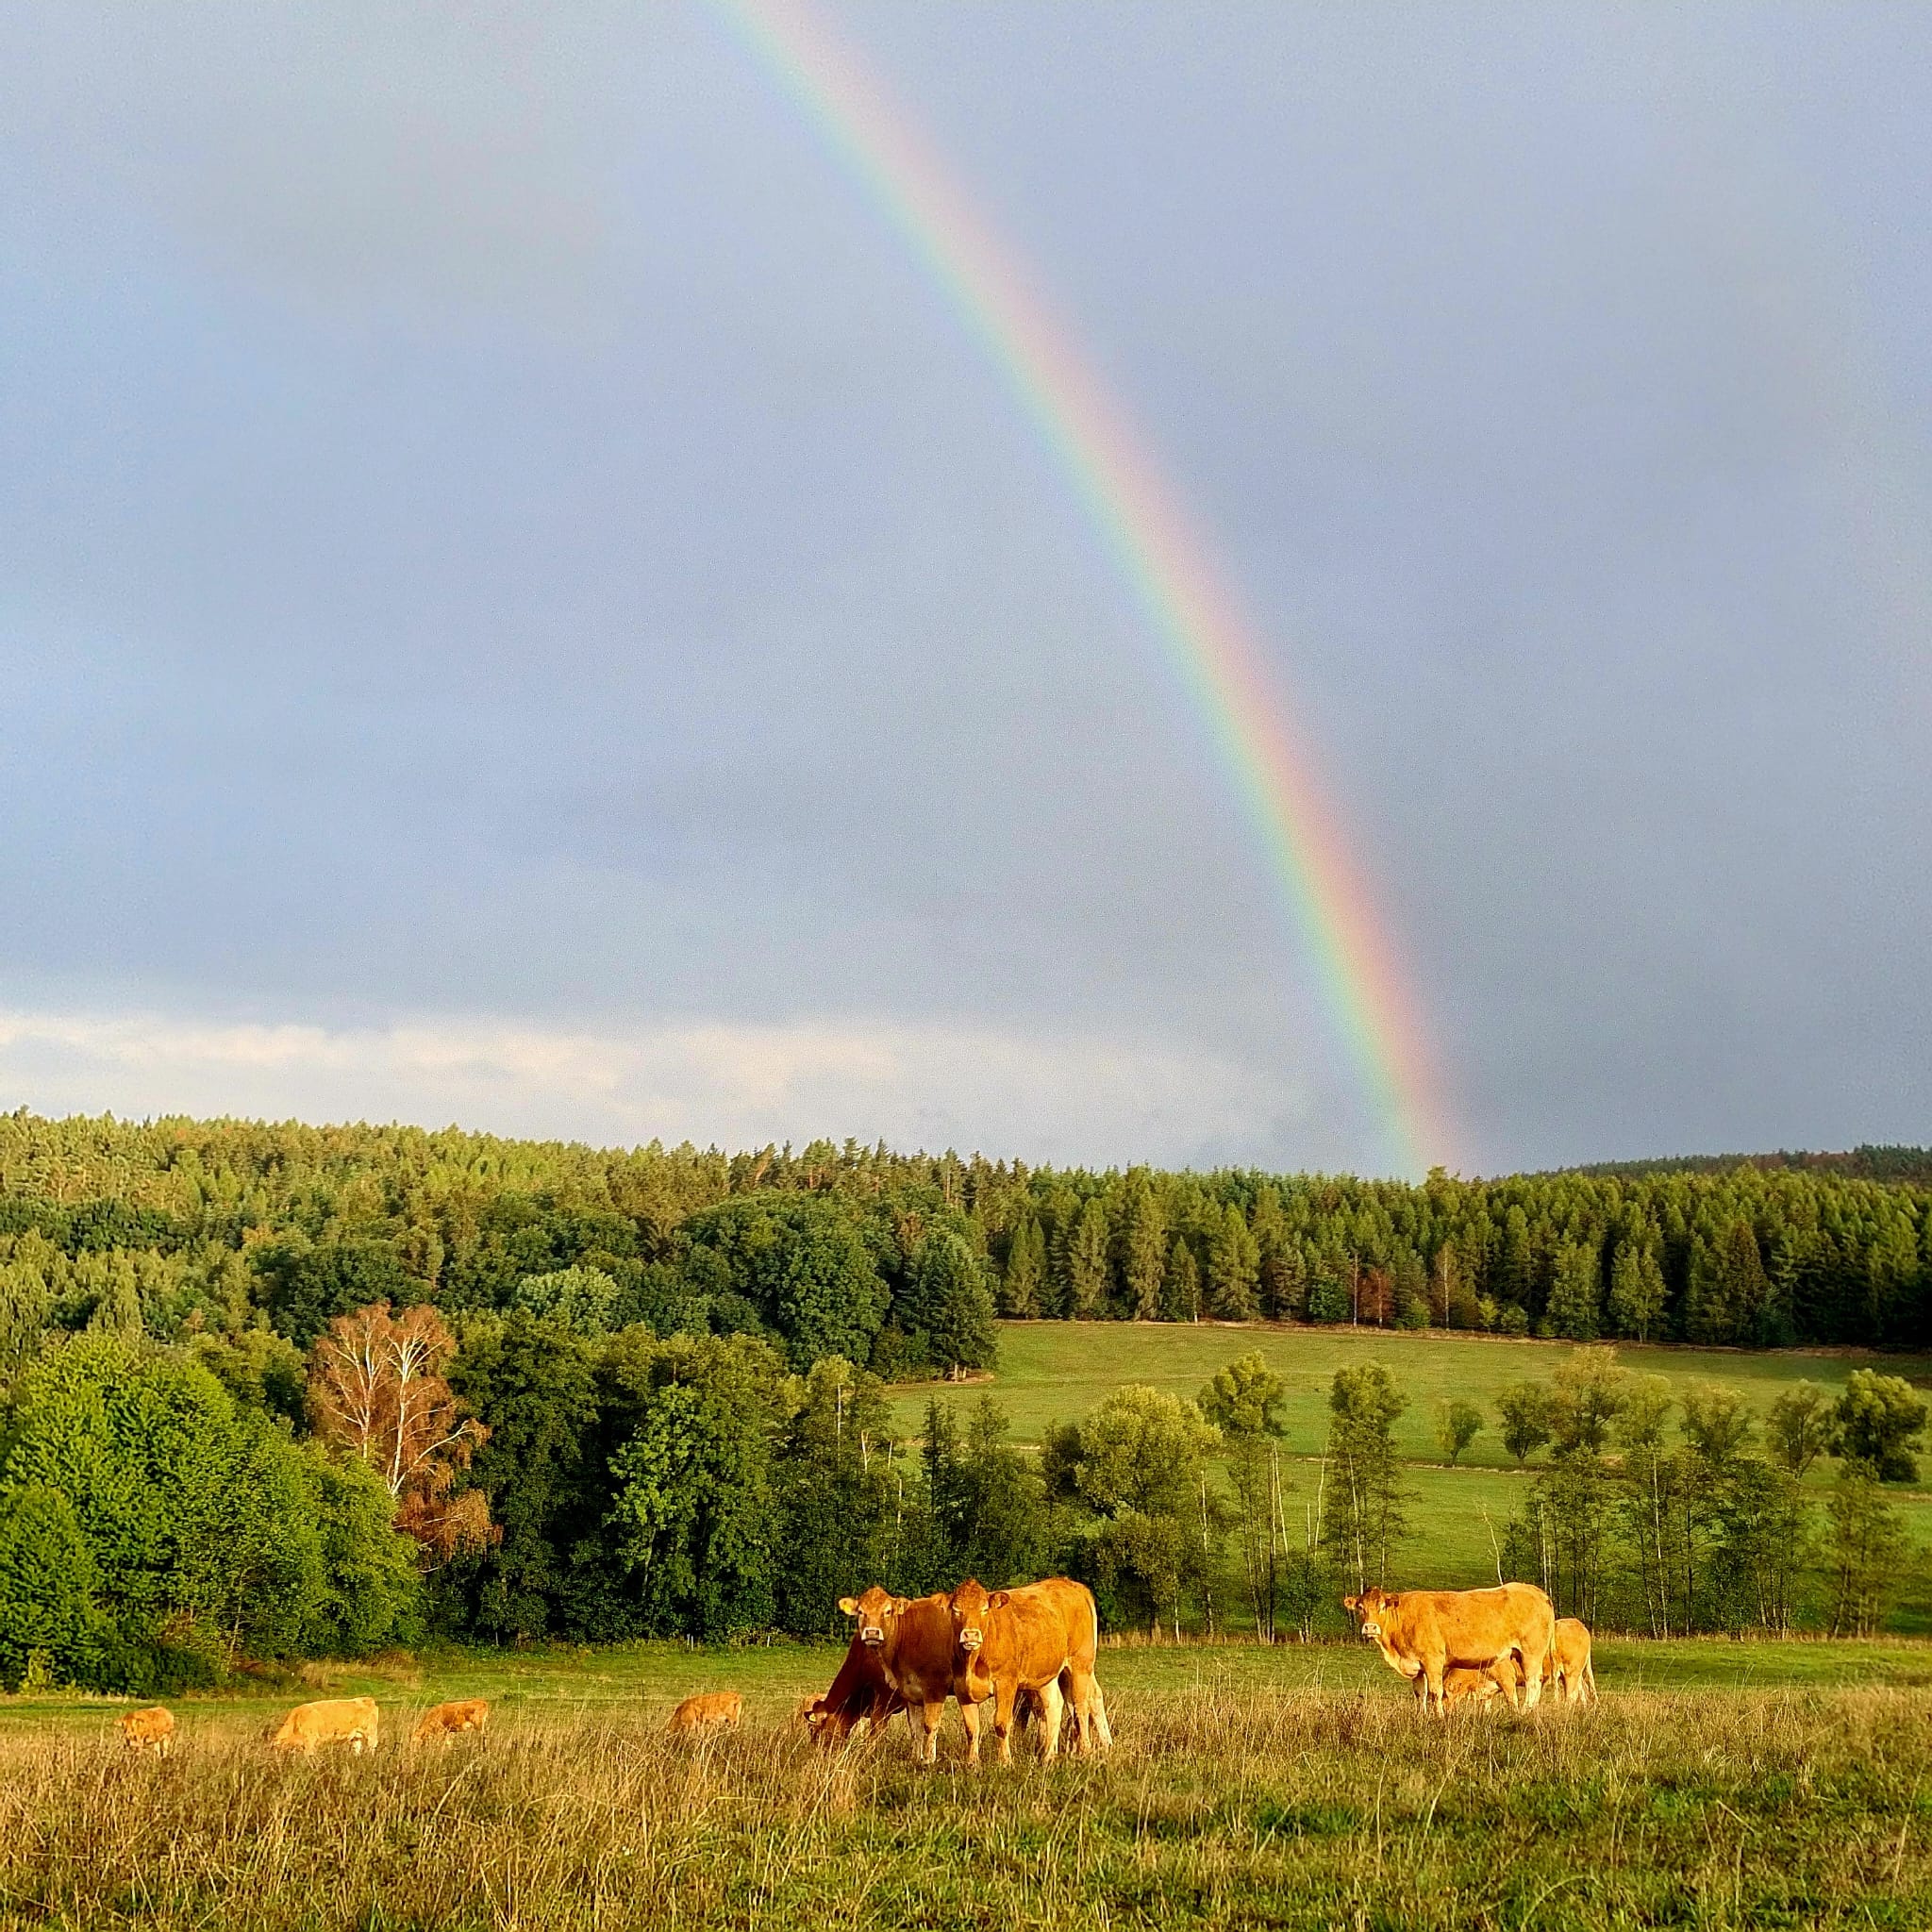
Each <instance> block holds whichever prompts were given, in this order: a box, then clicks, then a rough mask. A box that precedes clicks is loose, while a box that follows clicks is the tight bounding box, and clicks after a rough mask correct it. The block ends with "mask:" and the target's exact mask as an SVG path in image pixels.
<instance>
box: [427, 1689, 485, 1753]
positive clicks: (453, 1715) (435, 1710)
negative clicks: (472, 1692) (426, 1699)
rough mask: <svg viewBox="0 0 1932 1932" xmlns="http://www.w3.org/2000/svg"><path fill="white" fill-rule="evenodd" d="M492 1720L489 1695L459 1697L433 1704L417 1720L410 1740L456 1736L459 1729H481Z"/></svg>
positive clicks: (428, 1739) (429, 1739)
mask: <svg viewBox="0 0 1932 1932" xmlns="http://www.w3.org/2000/svg"><path fill="white" fill-rule="evenodd" d="M489 1722H490V1700H489V1699H488V1698H487V1697H458V1698H457V1699H455V1700H454V1701H453V1702H451V1703H449V1704H438V1705H432V1706H431V1707H430V1708H429V1709H427V1710H425V1712H424V1713H423V1715H422V1716H421V1717H420V1718H419V1719H417V1721H416V1728H415V1731H414V1732H413V1733H412V1734H411V1736H410V1739H409V1741H410V1742H411V1743H412V1744H426V1743H428V1742H430V1741H431V1740H433V1739H437V1738H454V1737H455V1736H456V1735H457V1734H458V1732H459V1731H480V1730H482V1729H483V1728H484V1726H485V1725H487V1724H489Z"/></svg>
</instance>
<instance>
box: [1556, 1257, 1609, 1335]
mask: <svg viewBox="0 0 1932 1932" xmlns="http://www.w3.org/2000/svg"><path fill="white" fill-rule="evenodd" d="M1597 1269H1598V1264H1597V1252H1596V1249H1595V1248H1594V1247H1593V1246H1591V1245H1588V1244H1586V1243H1585V1242H1582V1241H1566V1242H1565V1243H1564V1245H1563V1247H1562V1249H1561V1251H1560V1252H1559V1253H1558V1255H1557V1278H1556V1280H1555V1282H1554V1283H1553V1284H1552V1286H1551V1289H1550V1299H1549V1305H1548V1306H1547V1307H1545V1308H1544V1310H1543V1324H1542V1332H1543V1333H1544V1334H1545V1335H1548V1336H1554V1337H1556V1338H1557V1340H1559V1341H1595V1340H1596V1338H1597V1336H1598V1335H1599V1334H1600V1333H1601V1332H1602V1331H1601V1328H1600V1326H1599V1323H1598V1317H1597Z"/></svg>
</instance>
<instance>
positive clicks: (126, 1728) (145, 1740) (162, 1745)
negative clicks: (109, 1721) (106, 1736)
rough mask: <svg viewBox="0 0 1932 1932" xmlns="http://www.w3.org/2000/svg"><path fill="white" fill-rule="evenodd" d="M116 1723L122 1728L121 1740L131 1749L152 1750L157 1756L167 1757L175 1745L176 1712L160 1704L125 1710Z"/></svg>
mask: <svg viewBox="0 0 1932 1932" xmlns="http://www.w3.org/2000/svg"><path fill="white" fill-rule="evenodd" d="M115 1723H116V1724H118V1725H119V1726H120V1728H121V1741H122V1742H123V1743H124V1744H125V1745H126V1746H127V1748H128V1749H129V1750H130V1751H152V1752H153V1753H154V1754H155V1756H156V1757H166V1756H167V1755H168V1753H169V1752H170V1751H172V1750H173V1749H174V1747H175V1713H174V1712H173V1711H172V1710H164V1709H162V1707H160V1706H159V1705H158V1704H156V1705H151V1706H150V1707H148V1708H147V1709H146V1710H130V1711H125V1712H124V1713H123V1714H122V1715H121V1716H120V1717H118V1718H116V1719H115Z"/></svg>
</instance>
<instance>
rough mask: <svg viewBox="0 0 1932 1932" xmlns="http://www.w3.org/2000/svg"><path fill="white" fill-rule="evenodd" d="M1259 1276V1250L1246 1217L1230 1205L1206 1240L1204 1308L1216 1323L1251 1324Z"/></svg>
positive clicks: (1254, 1310)
mask: <svg viewBox="0 0 1932 1932" xmlns="http://www.w3.org/2000/svg"><path fill="white" fill-rule="evenodd" d="M1260 1276H1261V1255H1260V1250H1259V1249H1258V1248H1257V1246H1256V1245H1255V1237H1254V1236H1253V1235H1252V1234H1250V1233H1249V1231H1248V1223H1247V1217H1246V1216H1245V1215H1244V1214H1242V1212H1241V1209H1240V1208H1239V1207H1237V1206H1236V1205H1235V1203H1234V1202H1232V1201H1230V1202H1228V1203H1227V1205H1226V1206H1225V1207H1224V1208H1222V1210H1221V1215H1220V1218H1219V1220H1218V1222H1217V1223H1216V1224H1215V1225H1214V1227H1213V1228H1212V1230H1211V1231H1210V1233H1209V1234H1208V1307H1209V1309H1210V1310H1211V1311H1212V1312H1213V1314H1214V1316H1215V1317H1216V1319H1217V1320H1219V1321H1223V1322H1252V1321H1253V1320H1254V1319H1255V1314H1256V1309H1257V1304H1256V1300H1255V1291H1256V1289H1257V1286H1258V1284H1259V1281H1260Z"/></svg>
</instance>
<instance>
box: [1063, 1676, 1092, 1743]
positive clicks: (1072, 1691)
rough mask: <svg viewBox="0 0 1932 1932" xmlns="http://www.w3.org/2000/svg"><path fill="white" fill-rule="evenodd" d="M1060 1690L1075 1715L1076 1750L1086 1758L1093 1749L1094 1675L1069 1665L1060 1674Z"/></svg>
mask: <svg viewBox="0 0 1932 1932" xmlns="http://www.w3.org/2000/svg"><path fill="white" fill-rule="evenodd" d="M1058 1691H1059V1694H1060V1697H1061V1700H1062V1701H1063V1702H1064V1704H1065V1706H1066V1707H1067V1709H1069V1710H1070V1711H1072V1712H1073V1714H1074V1750H1075V1751H1077V1752H1078V1753H1079V1754H1080V1756H1081V1757H1086V1755H1087V1754H1088V1753H1089V1752H1090V1751H1091V1750H1092V1748H1093V1673H1092V1672H1091V1671H1083V1670H1081V1669H1080V1667H1079V1666H1078V1665H1077V1664H1069V1665H1068V1666H1067V1667H1066V1669H1065V1670H1063V1671H1062V1672H1061V1673H1060V1676H1059V1684H1058Z"/></svg>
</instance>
